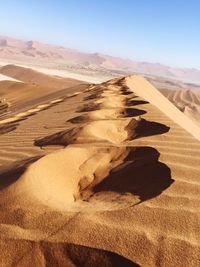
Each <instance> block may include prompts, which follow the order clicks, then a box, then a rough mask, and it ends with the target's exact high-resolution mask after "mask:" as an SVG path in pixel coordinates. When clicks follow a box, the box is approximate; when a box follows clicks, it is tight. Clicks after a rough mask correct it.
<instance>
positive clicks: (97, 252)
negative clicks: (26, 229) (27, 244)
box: [40, 242, 139, 267]
mask: <svg viewBox="0 0 200 267" xmlns="http://www.w3.org/2000/svg"><path fill="white" fill-rule="evenodd" d="M40 249H41V251H42V254H43V255H44V258H45V260H46V264H47V266H71V265H69V264H70V263H71V264H73V266H77V267H138V266H139V265H138V264H136V263H134V262H132V261H130V260H128V259H126V258H125V257H123V256H120V255H118V254H116V253H113V252H110V251H106V250H103V249H96V248H91V247H86V246H81V245H75V244H65V243H47V242H41V243H40Z"/></svg>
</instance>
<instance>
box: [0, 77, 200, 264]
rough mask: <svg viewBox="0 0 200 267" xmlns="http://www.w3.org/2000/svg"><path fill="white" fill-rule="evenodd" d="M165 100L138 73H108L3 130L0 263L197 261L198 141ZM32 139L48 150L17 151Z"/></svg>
mask: <svg viewBox="0 0 200 267" xmlns="http://www.w3.org/2000/svg"><path fill="white" fill-rule="evenodd" d="M102 89H103V92H101V90H102ZM131 90H132V91H133V92H134V93H133V95H131V94H130V91H131ZM100 92H101V93H100ZM111 95H113V96H115V97H117V98H116V99H117V102H116V103H119V104H120V107H118V106H112V107H110V106H108V105H106V108H105V107H104V105H102V104H103V103H109V101H108V99H109V100H110V97H111ZM96 101H99V102H98V103H96V104H95V105H94V102H96ZM118 101H119V102H118ZM80 105H81V106H80ZM170 105H171V104H170V102H168V101H163V96H162V97H160V94H159V93H158V94H157V92H156V89H155V88H153V87H152V86H151V85H150V84H149V83H148V82H146V81H145V80H144V79H143V78H142V77H138V76H132V77H128V78H124V79H115V80H112V81H109V82H108V83H104V84H102V85H100V86H99V85H96V86H91V87H90V88H89V90H86V91H85V92H83V93H80V94H78V95H77V96H75V97H74V98H69V99H67V100H66V102H60V103H58V104H57V105H56V106H54V107H53V106H52V107H50V108H49V109H48V110H44V111H41V112H39V113H37V114H35V115H33V116H32V117H30V118H28V119H27V120H26V121H22V122H21V123H20V125H18V126H17V128H16V129H15V130H13V131H11V132H9V133H8V134H4V135H2V136H1V140H0V145H1V148H2V151H3V152H1V150H0V157H1V158H3V157H7V161H5V162H6V164H5V166H3V168H2V169H0V181H1V182H0V186H1V190H0V220H1V221H0V251H1V259H0V264H1V265H2V266H9V267H10V266H30V264H33V265H34V266H48V265H49V266H54V265H55V266H84V265H85V266H92V267H93V266H94V267H97V266H98V267H99V266H102V265H103V266H114V267H116V266H117V267H121V266H163V267H164V266H178V267H179V266H180V267H188V266H192V267H196V266H198V263H199V255H200V254H199V252H200V242H199V229H200V223H199V222H200V217H199V212H198V211H199V207H200V199H199V196H200V185H199V165H200V152H199V151H200V143H199V141H198V140H197V139H196V138H195V137H194V136H193V135H192V134H190V132H192V129H189V128H187V129H184V128H183V127H181V123H182V124H183V126H184V127H185V126H186V124H187V119H186V121H182V119H183V117H184V114H182V115H183V116H182V117H180V115H176V114H179V113H177V109H176V108H175V109H173V108H172V107H171V106H170ZM164 107H165V110H164ZM127 109H128V110H127ZM162 109H163V110H164V111H163V112H162V111H161V110H162ZM166 109H167V110H166ZM168 110H169V112H172V111H174V114H175V115H174V116H173V120H172V119H171V117H172V115H173V114H171V113H170V114H169V116H168V115H167V113H168ZM77 113H78V114H77ZM127 113H128V114H127ZM95 114H96V115H95ZM124 114H126V116H123V115H124ZM138 114H140V115H139V116H140V117H138ZM73 116H74V117H73ZM77 116H78V118H77ZM112 116H113V117H112ZM73 118H75V120H73ZM61 119H62V120H61ZM71 119H72V120H73V121H70V120H71ZM176 119H177V122H176ZM66 120H67V123H66ZM76 120H79V122H77V121H76ZM47 121H48V122H49V124H48V126H51V127H52V128H51V130H49V129H46V128H44V126H46V125H47V124H46V123H47ZM58 121H59V123H58ZM61 122H62V125H61ZM76 123H77V124H76ZM61 126H62V127H61ZM188 126H189V125H188ZM129 134H130V135H131V136H130V137H131V138H128V136H129ZM197 136H198V135H197ZM35 140H36V141H35ZM77 140H78V141H77ZM34 141H35V144H36V145H41V146H47V150H46V151H45V149H44V147H42V149H40V148H39V147H34V149H35V150H34V152H32V154H26V156H25V155H24V154H25V153H24V152H26V153H27V151H30V149H33V145H32V144H33V143H34ZM20 142H21V143H22V144H23V145H22V147H20V146H19V147H18V151H16V148H15V146H16V143H17V144H20ZM77 142H78V144H77ZM30 143H31V145H32V147H31V145H30ZM52 144H54V145H64V146H65V147H64V148H63V149H60V150H57V151H56V149H57V146H56V147H54V146H53V148H51V149H52V150H53V152H52V150H48V149H49V146H50V145H52ZM69 144H70V145H69ZM10 145H13V149H10V150H11V151H7V150H8V148H9V146H10ZM22 149H23V150H22ZM18 153H19V154H18ZM20 153H21V154H20ZM29 153H30V152H29ZM45 154H47V155H45Z"/></svg>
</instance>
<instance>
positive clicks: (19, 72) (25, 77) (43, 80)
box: [0, 65, 80, 89]
mask: <svg viewBox="0 0 200 267" xmlns="http://www.w3.org/2000/svg"><path fill="white" fill-rule="evenodd" d="M0 73H1V74H3V75H6V76H7V77H11V78H13V79H15V80H18V81H22V82H25V83H28V84H33V85H40V86H45V87H49V88H51V89H54V88H57V89H58V88H59V89H63V88H66V87H70V86H72V85H75V84H80V81H77V80H75V79H70V78H63V77H57V76H50V75H46V74H43V73H41V72H38V71H35V70H33V69H31V68H24V67H21V66H16V65H6V66H3V67H1V68H0Z"/></svg>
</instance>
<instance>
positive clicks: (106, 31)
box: [0, 0, 200, 69]
mask: <svg viewBox="0 0 200 267" xmlns="http://www.w3.org/2000/svg"><path fill="white" fill-rule="evenodd" d="M0 35H5V36H9V37H15V38H19V39H25V40H26V39H27V40H37V41H42V42H45V43H50V44H58V45H63V46H65V47H68V48H73V49H77V50H80V51H83V52H91V53H95V52H100V53H104V54H109V55H113V56H119V57H123V58H129V59H133V60H137V61H146V62H158V63H162V64H166V65H170V66H177V67H189V68H198V69H200V1H199V0H28V1H27V0H0Z"/></svg>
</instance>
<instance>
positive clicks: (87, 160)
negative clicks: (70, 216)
mask: <svg viewBox="0 0 200 267" xmlns="http://www.w3.org/2000/svg"><path fill="white" fill-rule="evenodd" d="M127 154H128V149H126V148H125V147H124V148H123V147H122V148H117V147H110V148H98V147H97V148H94V147H91V148H82V147H70V146H69V147H67V148H66V149H63V150H60V151H57V152H55V153H52V154H49V155H47V156H46V157H43V158H41V159H39V160H38V161H37V162H35V163H33V164H32V165H31V166H30V167H29V168H28V170H27V171H26V173H25V174H24V175H22V176H21V178H20V179H19V181H18V182H17V183H16V184H14V185H13V186H11V187H10V188H9V191H8V194H13V195H15V194H16V193H17V192H20V191H23V190H25V192H26V194H27V195H28V196H27V197H28V198H34V197H35V198H36V199H37V200H38V201H40V202H41V203H44V204H45V205H48V206H50V207H52V208H54V209H55V208H56V209H59V210H70V208H72V206H73V204H74V202H75V200H77V199H79V198H80V197H81V196H80V195H81V192H82V191H83V190H84V189H86V188H87V190H89V189H88V186H89V187H90V188H92V187H94V186H95V184H98V183H100V182H101V181H102V179H103V178H105V177H106V176H107V175H108V174H109V172H110V170H112V169H113V168H114V167H116V166H117V165H119V164H121V163H122V162H123V160H124V158H125V157H126V156H127ZM75 207H77V206H75ZM77 208H78V207H77ZM79 209H80V208H79Z"/></svg>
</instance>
